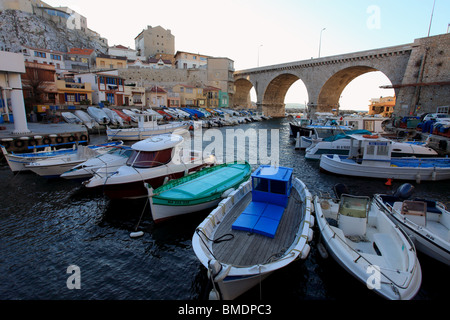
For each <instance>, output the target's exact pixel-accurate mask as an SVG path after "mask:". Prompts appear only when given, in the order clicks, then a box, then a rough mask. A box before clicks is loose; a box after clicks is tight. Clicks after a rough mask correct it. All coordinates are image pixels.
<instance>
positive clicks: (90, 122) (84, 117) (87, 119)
mask: <svg viewBox="0 0 450 320" xmlns="http://www.w3.org/2000/svg"><path fill="white" fill-rule="evenodd" d="M75 115H76V116H77V117H78V118H80V120H81V121H83V124H84V125H85V126H86V127H87V128H88V129H92V128H96V127H98V123H97V122H96V121H95V120H94V119H93V118H91V116H89V114H87V113H86V112H84V111H83V110H76V111H75Z"/></svg>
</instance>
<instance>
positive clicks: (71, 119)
mask: <svg viewBox="0 0 450 320" xmlns="http://www.w3.org/2000/svg"><path fill="white" fill-rule="evenodd" d="M61 117H63V119H64V121H66V122H67V123H77V124H79V123H83V121H81V119H80V118H78V117H77V116H76V115H74V114H73V113H72V112H61Z"/></svg>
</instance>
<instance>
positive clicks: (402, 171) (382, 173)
mask: <svg viewBox="0 0 450 320" xmlns="http://www.w3.org/2000/svg"><path fill="white" fill-rule="evenodd" d="M411 160H412V159H411ZM417 160H420V159H417ZM425 160H429V159H425ZM392 163H393V162H392ZM320 170H322V171H325V172H329V173H333V174H337V175H347V176H354V177H366V178H380V179H396V180H409V181H411V180H412V181H419V182H420V181H438V180H448V179H450V166H449V167H396V166H393V165H392V166H391V162H389V161H363V163H362V164H359V163H357V162H356V161H354V160H351V159H347V157H345V156H344V157H339V156H338V155H322V156H321V158H320Z"/></svg>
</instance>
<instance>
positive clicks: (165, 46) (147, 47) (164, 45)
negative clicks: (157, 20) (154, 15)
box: [134, 26, 175, 59]
mask: <svg viewBox="0 0 450 320" xmlns="http://www.w3.org/2000/svg"><path fill="white" fill-rule="evenodd" d="M134 42H135V48H136V51H137V55H138V56H140V57H144V58H145V59H147V58H151V57H157V55H159V54H164V55H172V56H173V55H174V53H175V37H174V36H173V35H172V32H171V31H170V30H169V29H164V28H163V27H161V26H157V27H152V26H147V29H144V30H142V32H141V33H139V34H138V36H137V37H136V38H135V39H134Z"/></svg>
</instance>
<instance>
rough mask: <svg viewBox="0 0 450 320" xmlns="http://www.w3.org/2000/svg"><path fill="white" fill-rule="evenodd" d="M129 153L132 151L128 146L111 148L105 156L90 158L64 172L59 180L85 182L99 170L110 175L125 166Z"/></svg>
mask: <svg viewBox="0 0 450 320" xmlns="http://www.w3.org/2000/svg"><path fill="white" fill-rule="evenodd" d="M131 152H132V149H131V147H128V146H118V147H113V148H111V149H110V150H109V151H108V152H106V153H105V154H100V155H98V156H95V157H93V158H90V159H88V160H86V161H84V162H82V163H80V164H78V165H76V166H75V167H73V168H71V169H70V170H68V171H66V172H64V173H63V174H61V178H64V179H78V180H86V179H90V178H92V177H93V176H94V175H95V174H96V172H97V171H98V170H100V169H102V172H103V173H105V174H111V173H113V172H115V171H116V170H117V169H118V168H119V167H121V166H123V165H125V163H126V162H127V160H128V158H129V157H130V155H131Z"/></svg>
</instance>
